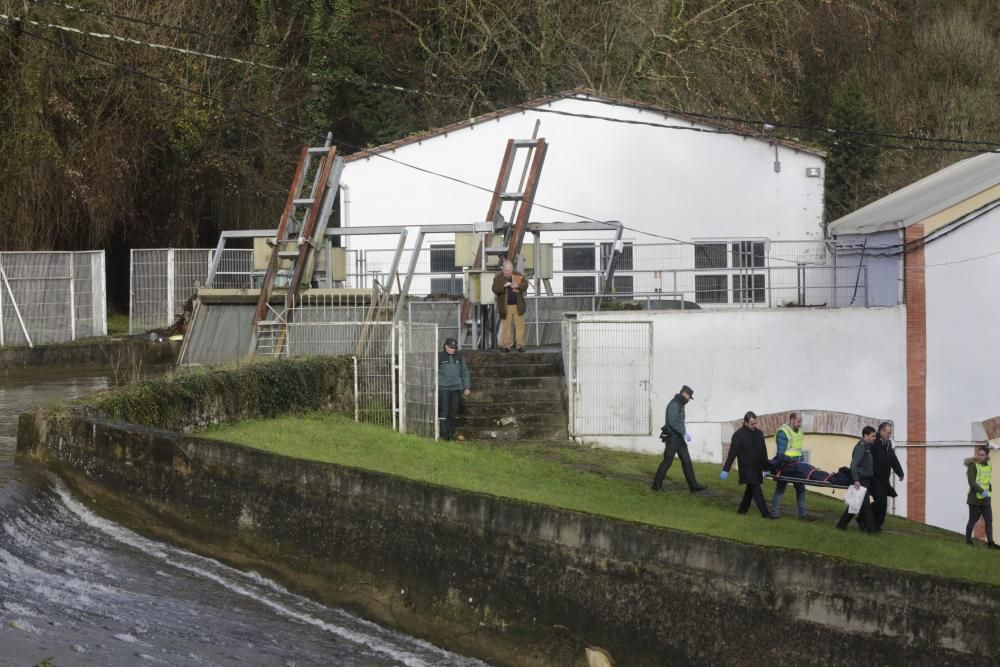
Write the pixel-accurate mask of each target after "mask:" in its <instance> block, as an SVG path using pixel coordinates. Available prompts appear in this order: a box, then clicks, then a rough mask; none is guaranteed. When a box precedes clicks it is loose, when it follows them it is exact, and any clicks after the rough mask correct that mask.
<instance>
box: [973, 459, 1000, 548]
mask: <svg viewBox="0 0 1000 667" xmlns="http://www.w3.org/2000/svg"><path fill="white" fill-rule="evenodd" d="M965 465H966V477H967V478H968V480H969V499H968V503H969V523H967V524H966V525H965V543H966V544H968V545H970V546H972V544H973V541H972V529H973V528H975V526H976V522H977V521H979V517H983V522H984V523H985V524H986V540H987V542H986V545H987V546H988V547H989V548H990V549H1000V547H998V546H997V543H996V542H994V541H993V508H992V507H991V506H990V495H991V494H992V480H991V479H990V478H991V477H992V476H993V466H992V465H990V448H989V447H988V446H987V445H979V446H977V447H976V455H975V456H973V457H972V458H971V459H965Z"/></svg>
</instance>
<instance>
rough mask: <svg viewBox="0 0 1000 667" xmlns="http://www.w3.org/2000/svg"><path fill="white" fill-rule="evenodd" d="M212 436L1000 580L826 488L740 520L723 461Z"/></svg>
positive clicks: (943, 540) (513, 447)
mask: <svg viewBox="0 0 1000 667" xmlns="http://www.w3.org/2000/svg"><path fill="white" fill-rule="evenodd" d="M204 435H205V436H206V437H209V438H214V439H219V440H226V441H230V442H236V443H241V444H244V445H247V446H250V447H254V448H257V449H262V450H266V451H270V452H274V453H276V454H281V455H284V456H290V457H295V458H301V459H308V460H315V461H325V462H329V463H337V464H340V465H345V466H351V467H357V468H364V469H368V470H375V471H379V472H384V473H390V474H393V475H398V476H400V477H406V478H409V479H414V480H421V481H427V482H432V483H435V484H441V485H445V486H450V487H454V488H457V489H464V490H467V491H475V492H479V493H486V494H491V495H494V496H501V497H505V498H514V499H518V500H524V501H528V502H533V503H541V504H544V505H551V506H554V507H561V508H566V509H570V510H576V511H580V512H587V513H590V514H596V515H602V516H607V517H613V518H616V519H624V520H626V521H634V522H639V523H645V524H650V525H653V526H663V527H665V528H673V529H677V530H683V531H688V532H692V533H702V534H705V535H712V536H716V537H721V538H726V539H731V540H736V541H739V542H745V543H749V544H758V545H764V546H771V547H782V548H786V549H797V550H801V551H807V552H812V553H818V554H826V555H829V556H835V557H838V558H843V559H847V560H853V561H858V562H862V563H870V564H874V565H879V566H883V567H887V568H893V569H899V570H908V571H912V572H920V573H924V574H933V575H940V576H944V577H950V578H955V579H964V580H967V581H976V582H986V583H990V584H1000V567H995V566H992V567H991V566H990V565H989V563H993V564H994V565H1000V555H997V554H993V553H989V552H987V550H986V549H985V548H984V547H982V546H979V545H977V546H976V547H975V548H970V547H968V546H967V545H966V544H965V543H964V539H963V538H962V536H960V535H956V534H954V533H951V532H948V531H944V530H941V529H937V528H933V527H930V526H926V525H923V524H918V523H913V522H910V521H907V520H905V519H901V518H897V517H889V519H888V520H887V522H886V525H885V529H884V530H883V534H882V535H881V536H871V537H870V536H868V535H865V534H863V533H861V531H859V530H858V529H857V528H856V527H854V526H853V525H852V526H851V528H850V529H849V530H848V531H846V532H844V531H839V530H835V529H834V527H833V526H834V524H835V523H836V520H837V518H838V517H839V516H840V513H841V512H842V511H843V504H842V503H841V502H839V501H837V500H836V499H833V498H829V497H823V496H822V495H820V494H816V493H810V494H809V497H808V504H809V510H810V512H811V513H813V514H816V515H817V516H818V517H819V520H818V521H816V522H815V523H805V522H801V521H798V520H797V519H796V518H795V509H794V501H795V493H794V491H793V489H791V488H789V489H788V491H787V492H786V493H785V497H784V504H783V507H782V519H781V520H779V521H765V520H762V519H761V518H760V517H759V516H758V515H757V514H756V511H755V510H754V509H753V508H751V513H750V514H749V515H746V516H739V515H737V514H736V511H735V510H736V505H737V504H738V502H739V499H740V497H741V496H742V493H743V487H741V486H739V484H738V483H737V482H736V481H735V478H736V477H737V475H735V474H734V475H732V476H731V478H730V479H729V480H728V481H726V482H722V481H720V480H719V478H718V474H719V470H720V466H718V465H712V464H695V470H696V472H697V475H698V479H699V480H700V481H701V482H702V483H704V484H708V485H709V487H710V488H709V490H708V491H707V492H705V493H702V494H699V495H697V496H695V495H692V494H689V493H688V492H687V487H686V485H684V484H683V481H682V477H681V471H680V465H679V464H678V463H676V462H675V464H674V466H673V467H672V468H671V470H670V476H669V478H668V481H667V484H666V485H665V487H666V488H667V489H668V493H665V494H664V493H653V492H652V491H650V489H649V484H650V480H651V479H652V476H653V472H654V471H655V470H656V466H657V464H658V463H659V458H660V457H658V456H650V455H644V454H636V453H631V452H621V451H614V450H606V449H593V448H585V447H579V446H574V445H568V444H541V443H501V444H487V443H470V442H434V441H431V440H426V439H424V438H418V437H415V436H408V435H401V434H399V433H395V432H393V431H389V430H386V429H382V428H378V427H374V426H369V425H366V424H357V423H355V422H354V421H352V420H350V419H348V418H346V417H343V416H341V415H333V414H310V415H305V416H299V417H283V418H280V419H273V420H257V421H249V422H243V423H240V424H236V425H229V426H221V427H216V428H213V429H210V430H208V431H206V432H205V433H204ZM671 479H672V480H674V481H671ZM676 480H681V481H676ZM772 489H773V486H770V483H768V484H767V485H765V493H766V494H767V496H768V500H770V493H771V491H772ZM955 512H956V513H960V514H962V516H963V517H964V516H965V512H966V508H965V506H964V505H960V506H956V507H955ZM994 560H995V563H994Z"/></svg>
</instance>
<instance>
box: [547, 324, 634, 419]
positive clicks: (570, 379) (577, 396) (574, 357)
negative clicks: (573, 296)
mask: <svg viewBox="0 0 1000 667" xmlns="http://www.w3.org/2000/svg"><path fill="white" fill-rule="evenodd" d="M581 326H585V327H592V326H594V327H607V328H611V327H618V328H623V329H624V328H632V327H634V328H637V329H645V331H644V332H643V331H639V332H637V333H638V335H639V340H642V341H645V342H646V346H647V347H646V358H647V364H646V369H645V377H640V378H638V379H635V382H638V383H639V384H644V385H645V394H646V403H647V405H646V420H647V424H646V428H645V430H642V429H641V428H636V429H631V430H630V429H628V427H627V426H626V427H625V428H623V429H610V428H604V429H593V430H592V432H583V431H584V430H585V429H580V428H578V425H577V416H578V413H579V409H578V406H577V403H578V402H580V401H581V396H582V394H583V392H582V391H581V384H582V383H581V381H580V373H579V364H580V350H579V347H578V346H579V342H580V332H579V328H580V327H581ZM562 329H563V341H562V342H563V350H564V353H563V354H564V356H565V360H564V361H565V367H566V385H567V386H566V388H567V396H568V407H569V420H568V423H569V434H570V436H571V437H578V436H600V435H606V436H636V435H651V434H652V432H653V423H654V422H653V401H652V379H653V322H652V321H650V320H583V321H581V320H577V319H566V320H564V321H563V327H562ZM607 377H608V376H607V375H605V376H603V377H602V379H601V385H600V386H602V387H606V386H607V385H608V382H607ZM629 381H630V379H629V378H625V379H624V381H623V382H622V383H621V384H627V383H628V382H629ZM609 419H611V417H609Z"/></svg>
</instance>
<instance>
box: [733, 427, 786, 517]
mask: <svg viewBox="0 0 1000 667" xmlns="http://www.w3.org/2000/svg"><path fill="white" fill-rule="evenodd" d="M734 459H735V460H736V461H738V462H739V464H740V484H746V487H747V488H746V490H745V491H744V492H743V500H742V501H740V507H739V509H738V510H736V512H737V514H746V513H747V511H748V510H749V509H750V501H751V499H752V500H753V502H754V503H756V505H757V509H758V510H759V511H760V515H761V516H762V517H763V518H765V519H777V518H778V517H776V516H771V510H769V509H768V507H767V503H766V502H765V501H764V493H763V491H761V488H760V485H761V484H763V483H764V471H765V470H766V469H768V468H769V467H770V463H769V462H768V460H767V446H766V445H765V444H764V434H763V433H762V432H761V431H760V429H759V428H757V415H756V414H754V413H753V412H748V413H746V414H745V415H743V426H742V427H740V428H739V430H737V431H736V433H733V439H732V440H731V441H730V442H729V456H727V457H726V464H725V465H724V466H722V472H721V473H719V479H722V480H725V479H726V478H727V477H729V469H730V468H731V467H732V465H733V460H734Z"/></svg>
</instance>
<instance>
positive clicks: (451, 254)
mask: <svg viewBox="0 0 1000 667" xmlns="http://www.w3.org/2000/svg"><path fill="white" fill-rule="evenodd" d="M431 273H458V274H461V273H462V267H460V266H455V246H454V245H432V246H431Z"/></svg>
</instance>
